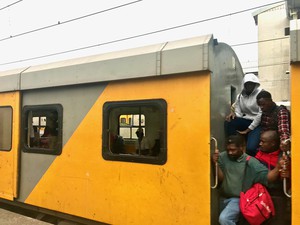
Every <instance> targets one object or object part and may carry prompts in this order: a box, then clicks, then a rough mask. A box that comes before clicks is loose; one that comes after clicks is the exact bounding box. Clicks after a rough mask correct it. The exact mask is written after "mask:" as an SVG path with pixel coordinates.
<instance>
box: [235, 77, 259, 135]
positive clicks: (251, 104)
mask: <svg viewBox="0 0 300 225" xmlns="http://www.w3.org/2000/svg"><path fill="white" fill-rule="evenodd" d="M246 82H253V83H255V84H256V86H255V88H254V90H253V92H252V93H251V94H250V95H247V94H246V92H245V88H244V84H245V83H246ZM259 86H260V83H259V79H258V77H257V76H255V75H254V74H253V73H249V74H246V75H245V76H244V78H243V82H242V92H241V93H240V94H239V95H238V96H237V99H236V101H235V115H236V116H237V117H240V118H244V119H249V120H252V123H251V124H250V126H249V127H248V128H249V129H251V130H254V128H256V127H257V126H258V125H259V124H260V120H261V114H262V111H261V109H260V107H259V106H258V105H257V102H256V96H257V95H258V93H259V92H260V91H261V88H260V87H259Z"/></svg>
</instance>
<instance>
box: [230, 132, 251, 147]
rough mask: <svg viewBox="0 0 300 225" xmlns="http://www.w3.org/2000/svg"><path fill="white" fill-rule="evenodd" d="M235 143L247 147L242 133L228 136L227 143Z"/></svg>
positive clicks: (237, 145)
mask: <svg viewBox="0 0 300 225" xmlns="http://www.w3.org/2000/svg"><path fill="white" fill-rule="evenodd" d="M230 144H234V145H235V146H236V147H245V146H246V141H245V137H244V136H242V135H240V134H235V135H230V136H229V137H228V138H227V145H230Z"/></svg>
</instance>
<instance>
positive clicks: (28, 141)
mask: <svg viewBox="0 0 300 225" xmlns="http://www.w3.org/2000/svg"><path fill="white" fill-rule="evenodd" d="M22 121H23V130H22V131H23V134H22V147H23V151H24V152H32V153H44V154H54V155H59V154H60V153H61V149H62V106H61V105H57V104H55V105H39V106H24V108H23V113H22Z"/></svg>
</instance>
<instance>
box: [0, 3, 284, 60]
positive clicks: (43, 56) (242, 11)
mask: <svg viewBox="0 0 300 225" xmlns="http://www.w3.org/2000/svg"><path fill="white" fill-rule="evenodd" d="M139 1H141V0H138V1H135V2H131V3H128V4H133V3H137V2H139ZM282 2H285V1H278V2H274V3H270V4H265V5H262V6H256V7H252V8H248V9H244V10H240V11H236V12H233V13H229V14H224V15H220V16H216V17H211V18H207V19H203V20H198V21H194V22H190V23H185V24H181V25H177V26H173V27H168V28H164V29H160V30H155V31H150V32H146V33H143V34H138V35H134V36H129V37H124V38H120V39H115V40H111V41H107V42H102V43H99V44H94V45H89V46H85V47H80V48H75V49H70V50H65V51H61V52H56V53H50V54H46V55H40V56H36V57H30V58H26V59H20V60H16V61H11V62H5V63H0V66H3V65H8V64H15V63H20V62H25V61H30V60H36V59H42V58H47V57H51V56H56V55H61V54H66V53H71V52H76V51H81V50H86V49H89V48H94V47H99V46H103V45H108V44H113V43H117V42H123V41H127V40H131V39H135V38H140V37H144V36H148V35H152V34H157V33H161V32H165V31H169V30H174V29H179V28H182V27H186V26H191V25H195V24H198V23H203V22H208V21H211V20H216V19H221V18H224V17H228V16H232V15H237V14H240V13H244V12H247V11H251V10H255V9H259V8H263V7H267V6H270V5H274V4H277V3H282ZM98 13H99V12H98ZM90 15H92V14H90ZM93 15H94V14H93ZM86 17H87V16H82V17H78V18H86ZM75 20H77V19H76V18H75V19H71V20H68V21H64V22H62V23H66V22H72V21H75ZM62 23H59V24H55V25H50V26H47V27H42V28H39V29H35V30H32V31H27V32H24V33H22V34H18V35H14V36H13V37H16V36H20V35H25V34H27V33H32V32H36V31H39V30H41V29H47V28H48V27H52V26H57V25H60V24H62ZM284 38H285V37H284ZM6 39H9V38H6ZM6 39H5V40H6ZM279 39H280V38H279ZM279 39H278V40H279ZM0 41H3V39H0ZM266 41H268V40H263V41H255V42H248V43H239V44H234V45H231V46H232V47H237V46H242V45H249V44H254V43H260V42H266ZM270 41H271V40H270Z"/></svg>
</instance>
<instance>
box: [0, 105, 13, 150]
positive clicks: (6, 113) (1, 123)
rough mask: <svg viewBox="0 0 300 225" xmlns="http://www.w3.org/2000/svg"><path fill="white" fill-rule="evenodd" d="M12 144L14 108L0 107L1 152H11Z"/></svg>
mask: <svg viewBox="0 0 300 225" xmlns="http://www.w3.org/2000/svg"><path fill="white" fill-rule="evenodd" d="M11 143H12V108H11V107H9V106H8V107H6V106H5V107H0V150H3V151H9V150H11Z"/></svg>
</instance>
